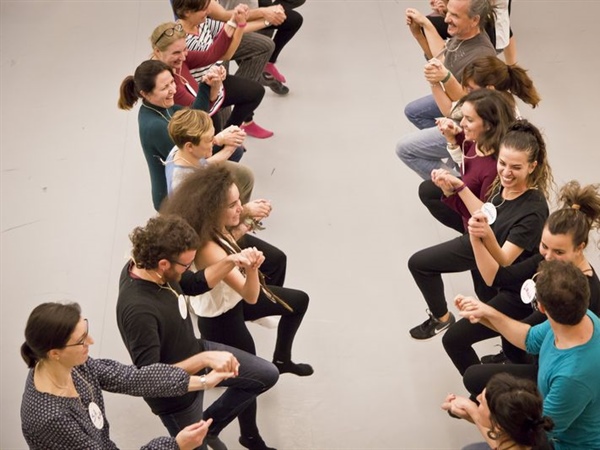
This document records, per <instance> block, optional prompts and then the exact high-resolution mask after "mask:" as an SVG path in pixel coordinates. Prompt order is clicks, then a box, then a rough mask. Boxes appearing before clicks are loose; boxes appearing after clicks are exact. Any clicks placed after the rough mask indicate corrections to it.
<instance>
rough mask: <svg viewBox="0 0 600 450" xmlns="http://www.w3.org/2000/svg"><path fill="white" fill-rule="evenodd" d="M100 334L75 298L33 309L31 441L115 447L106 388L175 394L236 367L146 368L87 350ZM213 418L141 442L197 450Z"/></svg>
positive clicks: (28, 331)
mask: <svg viewBox="0 0 600 450" xmlns="http://www.w3.org/2000/svg"><path fill="white" fill-rule="evenodd" d="M93 343H94V340H93V339H92V337H91V336H90V334H89V330H88V322H87V319H84V318H83V317H81V308H80V307H79V305H78V304H77V303H70V304H61V303H43V304H41V305H39V306H37V307H36V308H35V309H34V310H33V311H32V312H31V314H30V316H29V319H28V321H27V325H26V328H25V343H24V344H23V345H22V346H21V356H22V357H23V359H24V361H25V363H26V364H27V366H28V367H29V368H30V369H31V370H30V371H29V375H28V376H27V382H26V384H25V392H24V394H23V401H22V403H21V428H22V430H23V435H24V437H25V440H26V441H27V444H28V445H29V448H31V449H39V450H54V449H56V450H59V449H60V450H72V449H96V450H100V449H116V448H117V446H116V445H115V444H114V443H113V442H112V441H111V440H110V436H109V424H108V421H107V419H106V415H105V412H104V399H103V397H102V391H103V390H106V391H109V392H115V393H121V394H129V395H134V396H145V397H172V396H178V395H184V394H186V393H187V392H190V391H198V390H203V389H209V388H212V387H214V386H215V385H216V384H218V383H219V382H220V381H222V380H224V379H226V378H230V377H232V376H234V374H233V373H227V372H217V371H211V372H210V373H209V374H207V375H203V376H190V375H188V374H187V373H186V372H185V371H184V370H183V369H180V368H178V367H175V366H171V365H167V364H153V365H150V366H147V367H143V368H141V369H137V368H136V367H135V366H125V365H122V364H120V363H118V362H116V361H111V360H107V359H92V358H90V357H89V355H88V352H89V346H90V345H92V344H93ZM210 423H211V420H210V419H209V420H207V421H204V420H202V421H200V422H198V423H196V424H193V425H190V426H188V427H186V428H185V429H183V430H182V431H181V432H180V433H179V434H178V435H177V436H176V437H174V438H173V437H161V438H156V439H153V440H152V441H150V442H149V443H148V444H147V445H144V446H143V447H142V448H143V449H156V450H162V449H164V450H167V449H175V448H179V449H185V450H188V449H189V450H191V449H194V448H196V447H198V446H200V445H201V444H202V441H203V440H204V437H205V436H206V433H207V431H208V427H209V425H210Z"/></svg>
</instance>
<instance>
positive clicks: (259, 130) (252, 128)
mask: <svg viewBox="0 0 600 450" xmlns="http://www.w3.org/2000/svg"><path fill="white" fill-rule="evenodd" d="M240 128H241V129H242V130H244V131H245V132H246V134H247V135H248V136H252V137H255V138H258V139H266V138H270V137H271V136H273V132H272V131H269V130H267V129H265V128H263V127H261V126H260V125H258V124H257V123H256V122H254V121H252V122H248V123H244V124H242V126H241V127H240Z"/></svg>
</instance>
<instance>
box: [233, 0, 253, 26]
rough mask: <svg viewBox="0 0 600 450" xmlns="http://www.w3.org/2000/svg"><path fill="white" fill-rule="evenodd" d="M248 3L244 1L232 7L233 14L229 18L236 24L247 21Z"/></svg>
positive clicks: (242, 23)
mask: <svg viewBox="0 0 600 450" xmlns="http://www.w3.org/2000/svg"><path fill="white" fill-rule="evenodd" d="M249 10H250V9H249V8H248V5H246V4H244V3H240V4H239V5H237V6H236V7H235V8H234V9H233V16H231V20H233V21H234V22H235V23H236V24H238V25H244V24H245V23H246V22H247V21H248V11H249Z"/></svg>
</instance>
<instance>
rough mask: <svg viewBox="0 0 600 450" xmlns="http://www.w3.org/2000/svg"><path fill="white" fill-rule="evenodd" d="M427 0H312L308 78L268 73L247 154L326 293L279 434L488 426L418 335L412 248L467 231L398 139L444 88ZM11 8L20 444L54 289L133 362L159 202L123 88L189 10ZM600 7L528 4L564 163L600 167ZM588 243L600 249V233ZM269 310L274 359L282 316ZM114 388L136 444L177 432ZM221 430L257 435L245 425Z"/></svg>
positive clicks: (330, 438) (399, 443)
mask: <svg viewBox="0 0 600 450" xmlns="http://www.w3.org/2000/svg"><path fill="white" fill-rule="evenodd" d="M408 6H416V7H419V8H421V9H422V10H426V9H427V2H426V1H425V0H414V1H411V2H406V1H375V0H372V1H350V0H347V1H319V0H308V2H307V4H306V5H304V6H303V7H302V8H301V10H300V11H301V12H302V14H303V15H304V17H305V23H304V27H303V29H302V30H301V32H300V33H299V34H298V35H297V37H296V38H295V39H294V40H293V42H292V43H291V44H290V45H289V46H288V48H286V50H285V51H284V53H283V54H282V56H281V58H280V61H279V64H278V66H279V67H280V69H281V70H282V71H283V72H284V73H285V74H286V76H287V77H288V81H289V83H288V84H289V86H290V88H291V93H290V94H289V96H287V97H286V98H279V97H277V96H275V95H274V94H273V93H271V92H269V93H267V95H266V97H265V100H264V101H263V103H262V105H261V107H260V109H259V110H258V112H257V115H256V119H257V121H258V122H259V123H260V124H262V125H263V126H266V127H268V128H271V129H273V130H275V136H274V137H273V138H271V139H269V140H266V141H256V140H250V142H249V143H248V148H249V151H248V154H247V156H246V157H245V158H244V162H245V163H246V164H248V165H250V166H251V167H252V168H253V169H254V171H255V174H256V178H257V183H256V188H255V196H256V197H265V198H269V199H271V200H272V202H273V204H274V207H275V210H274V213H273V215H272V216H271V218H269V219H268V221H267V223H266V225H267V227H268V228H267V230H266V231H263V232H262V233H261V237H264V238H265V239H267V240H268V241H270V242H272V243H273V244H276V245H278V246H279V247H280V248H282V249H284V250H285V251H286V252H287V254H288V257H289V269H288V282H287V284H288V285H289V286H292V287H298V288H302V289H304V290H306V291H307V292H308V293H309V294H310V296H311V307H310V310H309V313H308V315H307V316H306V319H305V323H304V324H303V326H302V328H301V330H300V333H299V335H298V337H297V341H296V345H295V359H296V360H299V361H307V362H310V363H312V364H313V365H314V367H315V369H316V373H315V375H314V376H312V377H310V378H308V379H299V378H296V377H293V376H289V375H286V376H282V377H281V380H280V382H279V383H278V385H277V386H275V388H273V389H272V390H271V391H270V392H268V393H267V394H266V395H263V396H262V398H261V399H260V401H259V415H260V417H259V420H260V427H261V430H262V434H263V436H264V437H265V439H266V441H267V442H268V443H269V444H271V445H273V446H275V447H277V448H279V449H295V448H303V449H317V448H318V449H332V448H340V449H342V448H343V449H351V448H352V449H375V448H381V449H400V448H403V449H417V448H421V449H423V448H428V449H456V448H460V447H461V446H462V445H464V444H467V443H469V442H472V441H474V440H475V439H476V438H477V433H476V432H475V431H474V430H473V429H471V427H469V426H468V425H467V424H465V423H461V422H459V421H456V420H452V419H450V418H449V417H448V416H447V415H446V414H445V413H443V412H442V411H440V409H439V405H440V402H441V400H442V399H443V398H444V396H445V395H446V394H447V393H448V392H456V393H462V392H463V389H462V384H461V381H460V378H459V376H458V373H457V372H456V371H455V370H454V368H453V367H452V365H451V363H450V361H449V360H448V358H447V357H446V356H445V354H444V351H443V349H442V347H441V343H440V341H439V339H438V340H434V341H429V342H416V341H413V340H411V339H410V338H409V336H408V329H409V328H410V327H412V326H413V325H415V324H417V323H419V322H420V321H422V320H423V319H424V318H425V315H424V308H425V306H424V302H423V301H422V299H421V297H420V295H419V293H418V290H417V288H416V286H415V284H414V282H413V281H412V279H411V277H410V274H409V273H408V270H407V268H406V261H407V258H408V257H409V256H410V255H411V254H412V253H413V252H415V251H416V250H419V249H421V248H424V247H426V246H429V245H432V244H435V243H438V242H440V241H442V240H444V239H447V238H450V237H453V235H452V233H451V232H449V231H447V230H445V229H443V228H442V227H441V225H438V224H437V223H435V222H434V220H433V219H432V218H431V217H429V216H428V214H427V212H426V211H425V210H424V208H423V207H422V206H421V205H420V203H419V200H418V198H417V195H416V188H417V185H418V182H419V179H418V178H417V176H416V175H414V174H413V173H412V172H410V171H409V170H408V169H407V168H405V167H404V166H403V165H402V163H401V162H400V161H399V160H398V159H397V158H396V156H395V154H394V146H395V142H396V141H397V139H398V138H399V137H400V136H401V135H402V134H403V133H406V132H408V131H410V130H411V125H410V124H409V123H408V122H407V121H406V119H405V118H404V116H403V113H402V110H403V107H404V105H405V104H406V103H407V102H408V101H410V100H412V99H414V98H416V97H418V96H421V95H424V94H427V93H428V92H427V91H428V87H427V85H426V83H425V82H424V80H423V79H422V75H421V70H422V65H423V60H422V56H421V54H420V52H419V50H418V49H417V47H416V45H415V44H414V42H413V41H412V38H411V36H410V34H409V32H408V30H407V29H406V26H405V25H404V14H403V12H404V10H405V9H406V8H407V7H408ZM1 16H2V17H1V21H2V30H1V41H2V43H1V46H2V55H1V57H2V63H1V64H2V93H1V94H2V101H1V104H2V119H1V120H2V122H1V123H2V141H1V145H2V147H1V149H2V227H1V228H2V298H1V314H2V331H1V356H2V361H1V363H2V364H1V365H2V369H1V377H2V378H1V383H2V389H1V395H2V397H1V400H0V403H1V404H2V410H1V411H2V417H1V443H0V447H1V448H2V449H4V450H8V449H21V448H25V443H24V440H23V438H22V436H21V433H20V424H19V404H20V397H21V392H22V388H23V383H24V378H25V375H26V368H25V365H24V364H23V362H22V361H21V359H20V357H19V354H18V348H19V346H20V344H21V343H22V339H23V329H24V325H25V321H26V318H27V316H28V314H29V312H30V311H31V309H32V308H33V307H34V306H35V305H37V304H39V303H41V302H44V301H55V300H75V301H78V302H80V303H81V305H82V306H83V309H84V313H85V315H86V316H87V317H88V318H89V321H90V326H91V333H92V334H93V336H94V338H95V339H96V344H95V345H94V346H93V347H92V355H93V356H96V357H108V358H114V359H118V360H120V361H126V362H128V361H129V360H128V355H127V353H126V351H125V348H124V346H123V344H122V342H121V339H120V337H119V334H118V331H117V327H116V324H115V301H116V297H117V279H118V273H119V271H120V269H121V266H122V264H123V263H124V261H125V259H126V257H127V254H128V251H129V245H128V244H129V243H128V238H127V235H128V233H129V231H130V230H131V229H132V228H133V227H134V226H136V225H140V224H143V223H145V221H146V220H147V218H148V217H150V216H151V215H152V214H153V210H152V206H151V202H150V190H149V178H148V173H147V169H146V164H145V161H144V159H143V156H142V152H141V148H140V144H139V140H138V134H137V120H136V117H137V112H136V111H132V112H123V111H119V110H118V109H117V108H116V101H117V94H118V87H119V84H120V82H121V80H122V79H123V78H124V77H125V76H126V75H128V74H131V73H133V70H134V69H135V67H136V66H137V65H138V64H139V62H141V61H142V60H143V59H145V58H146V57H147V56H148V55H149V53H150V46H149V42H148V36H149V34H150V32H151V31H152V29H153V28H154V26H156V25H157V24H158V23H161V22H163V21H166V20H169V19H170V17H171V16H170V11H169V7H168V2H167V0H160V1H149V0H148V1H139V0H135V1H134V0H130V1H120V2H116V1H52V0H48V1H24V0H19V1H5V0H2V3H1ZM598 16H600V2H599V1H597V0H596V1H576V0H570V1H551V2H538V1H520V2H519V1H518V2H515V5H514V11H513V28H514V30H515V33H516V35H517V37H518V43H519V61H520V63H521V64H522V65H523V66H524V67H526V68H528V69H530V74H531V76H532V77H533V79H534V80H535V82H536V85H537V86H538V88H539V90H540V92H541V94H542V96H543V99H544V100H543V102H542V104H541V106H540V108H539V109H538V110H533V111H532V110H531V109H529V108H527V107H523V108H522V112H523V113H524V115H525V116H526V117H528V118H530V119H531V120H532V121H533V122H534V123H536V124H538V125H539V126H540V127H541V128H543V130H544V131H545V134H546V136H547V140H548V146H549V150H550V154H551V162H552V166H553V168H554V173H555V176H556V179H557V183H558V184H561V183H562V182H564V181H567V180H569V179H572V178H577V179H578V180H580V181H581V182H582V183H590V182H597V181H599V178H600V177H599V176H598V169H599V167H600V156H599V154H598V152H599V148H600V146H599V144H598V142H599V138H598V120H597V106H598V103H599V101H600V94H599V93H598V92H599V91H598V85H599V75H598V74H599V73H600V70H599V69H600V63H599V62H598V58H597V50H598V33H597V17H598ZM596 242H597V241H596ZM596 242H595V243H596ZM595 243H594V244H593V245H595ZM590 258H591V259H592V263H593V264H595V266H596V268H600V260H599V258H598V252H597V251H596V250H595V249H591V250H590ZM445 279H446V281H447V283H446V288H447V294H448V297H449V298H451V296H453V295H454V294H457V293H471V292H472V287H471V285H470V280H469V278H468V277H467V276H466V275H464V274H460V275H454V276H449V277H446V278H445ZM251 326H252V332H253V334H254V335H255V337H256V341H257V344H258V349H259V354H260V355H262V356H265V357H267V358H268V357H269V356H270V354H271V351H272V347H273V341H274V333H273V331H272V330H266V329H263V328H258V327H256V326H254V325H251ZM492 346H493V342H490V343H486V344H485V345H484V346H482V347H480V348H481V349H482V351H486V350H489V349H491V348H492ZM212 396H213V397H214V394H212ZM211 398H212V397H210V396H209V399H208V400H207V401H211ZM106 399H107V409H108V418H109V421H110V423H111V434H112V438H113V440H114V441H115V442H116V443H117V444H118V445H119V447H120V448H124V449H125V448H127V449H129V448H139V446H140V445H141V444H142V443H145V442H147V441H148V440H149V439H150V438H152V437H154V436H157V435H162V434H165V430H164V429H163V427H162V425H161V424H160V421H159V420H158V419H157V418H156V417H154V416H153V415H152V414H151V413H150V411H149V408H148V407H147V406H146V404H145V403H144V402H143V400H141V399H136V398H128V397H123V396H116V395H111V394H107V395H106ZM222 436H223V439H224V440H225V442H226V443H227V444H228V445H229V447H230V448H239V445H238V444H237V436H238V434H237V425H236V424H232V425H231V426H230V427H228V428H227V429H226V430H225V432H224V434H223V435H222Z"/></svg>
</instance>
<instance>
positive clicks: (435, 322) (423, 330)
mask: <svg viewBox="0 0 600 450" xmlns="http://www.w3.org/2000/svg"><path fill="white" fill-rule="evenodd" d="M427 314H429V319H427V320H426V321H425V322H423V323H422V324H421V325H419V326H416V327H414V328H413V329H411V330H410V335H411V336H412V337H413V339H418V340H425V339H431V338H432V337H434V336H437V335H438V334H440V333H441V332H442V331H445V330H447V329H448V327H450V325H452V324H453V323H454V322H456V319H455V318H454V315H453V314H452V313H450V317H449V318H448V320H446V321H445V322H442V321H441V320H439V319H436V318H435V317H433V314H431V313H430V312H429V311H427Z"/></svg>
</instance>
